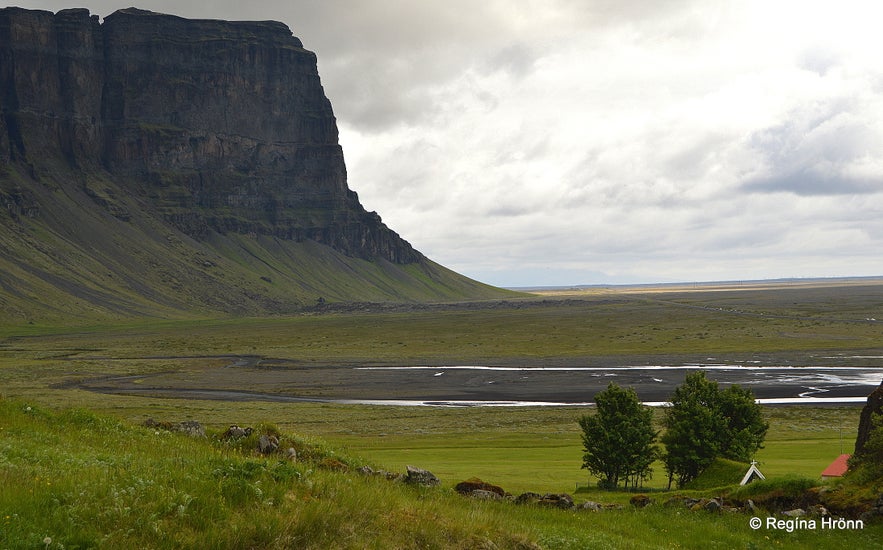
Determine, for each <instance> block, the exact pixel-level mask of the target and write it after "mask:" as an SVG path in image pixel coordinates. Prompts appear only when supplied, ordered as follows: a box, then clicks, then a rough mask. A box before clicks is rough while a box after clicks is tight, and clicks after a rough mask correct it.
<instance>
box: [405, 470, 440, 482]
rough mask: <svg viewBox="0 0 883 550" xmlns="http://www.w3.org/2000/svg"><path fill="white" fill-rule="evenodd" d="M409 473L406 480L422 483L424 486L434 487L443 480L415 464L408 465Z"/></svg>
mask: <svg viewBox="0 0 883 550" xmlns="http://www.w3.org/2000/svg"><path fill="white" fill-rule="evenodd" d="M406 471H407V473H406V474H405V482H406V483H411V484H413V485H422V486H424V487H434V486H436V485H438V484H440V483H441V482H440V481H439V479H438V478H437V477H435V475H434V474H433V473H432V472H430V471H428V470H424V469H422V468H416V467H414V466H408V467H407V468H406Z"/></svg>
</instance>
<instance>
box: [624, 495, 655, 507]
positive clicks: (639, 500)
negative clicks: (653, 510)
mask: <svg viewBox="0 0 883 550" xmlns="http://www.w3.org/2000/svg"><path fill="white" fill-rule="evenodd" d="M651 502H653V501H652V500H651V499H650V497H648V496H647V495H635V496H633V497H632V498H630V499H629V503H631V505H632V506H634V507H635V508H644V507H645V506H647V505H648V504H650V503H651Z"/></svg>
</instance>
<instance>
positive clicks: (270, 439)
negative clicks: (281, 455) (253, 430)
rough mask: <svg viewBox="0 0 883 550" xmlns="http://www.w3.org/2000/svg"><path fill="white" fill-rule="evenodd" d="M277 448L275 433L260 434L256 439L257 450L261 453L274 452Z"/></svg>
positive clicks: (277, 441) (277, 442)
mask: <svg viewBox="0 0 883 550" xmlns="http://www.w3.org/2000/svg"><path fill="white" fill-rule="evenodd" d="M278 448H279V438H278V437H276V436H275V435H266V434H264V435H262V436H261V437H260V439H258V450H259V451H260V452H261V454H265V455H268V454H270V453H273V452H276V450H277V449H278Z"/></svg>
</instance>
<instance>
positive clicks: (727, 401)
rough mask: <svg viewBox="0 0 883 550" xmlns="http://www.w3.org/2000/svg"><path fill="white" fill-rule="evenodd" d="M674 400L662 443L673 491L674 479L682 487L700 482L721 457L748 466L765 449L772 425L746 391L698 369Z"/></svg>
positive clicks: (667, 417) (690, 375) (667, 411)
mask: <svg viewBox="0 0 883 550" xmlns="http://www.w3.org/2000/svg"><path fill="white" fill-rule="evenodd" d="M670 402H671V405H670V406H669V407H668V408H667V409H666V411H665V417H664V419H663V427H664V428H665V433H664V434H663V436H662V439H661V440H662V443H663V444H664V445H665V453H664V454H663V457H662V459H663V462H664V463H665V471H666V472H667V473H668V484H669V487H671V483H672V481H673V480H677V483H678V486H679V487H680V486H683V485H684V484H686V483H689V482H690V481H692V480H693V479H696V477H698V476H699V474H701V473H702V472H703V471H704V470H705V468H707V467H708V466H709V465H710V464H711V463H712V462H713V461H714V459H715V458H718V457H722V458H728V459H730V460H736V461H739V462H748V461H750V460H751V457H752V456H754V453H756V452H757V450H758V449H760V448H761V447H762V446H763V440H764V438H765V437H766V432H767V429H768V428H769V424H768V423H767V422H766V421H764V419H763V415H762V412H761V408H760V406H759V405H757V404H756V403H755V401H754V395H753V394H752V392H751V390H749V389H747V388H741V387H739V386H730V387H728V388H727V389H725V390H721V389H720V388H718V385H717V382H714V381H712V380H708V379H707V378H706V377H705V372H703V371H697V372H695V373H691V374H688V375H687V378H686V380H685V381H684V383H683V384H682V385H680V386H678V387H677V388H676V389H675V392H674V395H672V398H671V400H670Z"/></svg>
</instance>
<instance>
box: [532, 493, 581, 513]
mask: <svg viewBox="0 0 883 550" xmlns="http://www.w3.org/2000/svg"><path fill="white" fill-rule="evenodd" d="M537 504H539V505H540V506H551V507H555V508H561V509H562V510H572V509H573V507H574V505H573V497H572V496H570V495H568V494H567V493H547V494H545V495H543V497H542V498H541V499H540V500H539V502H537Z"/></svg>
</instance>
